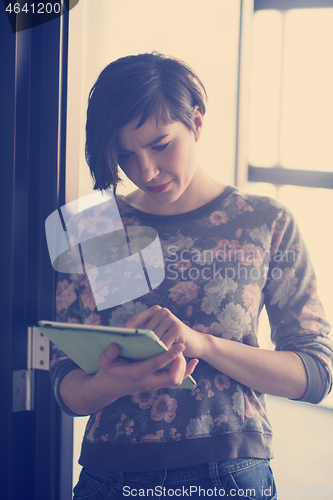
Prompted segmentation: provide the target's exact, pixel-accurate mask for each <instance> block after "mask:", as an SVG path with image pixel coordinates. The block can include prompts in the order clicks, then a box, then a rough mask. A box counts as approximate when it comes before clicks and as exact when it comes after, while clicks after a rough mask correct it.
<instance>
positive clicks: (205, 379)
mask: <svg viewBox="0 0 333 500" xmlns="http://www.w3.org/2000/svg"><path fill="white" fill-rule="evenodd" d="M122 210H123V209H122ZM121 215H122V221H123V224H124V225H125V226H126V225H129V226H137V228H138V232H137V238H140V225H142V226H151V227H153V228H154V229H155V230H156V231H157V233H158V236H159V239H160V241H161V245H162V250H163V256H164V263H165V273H166V274H165V279H164V281H163V282H162V283H161V284H160V285H159V286H158V287H157V288H155V289H154V290H152V291H150V292H149V293H147V294H145V295H143V296H141V297H140V298H138V299H137V300H134V301H130V302H127V303H124V304H121V305H118V306H117V307H114V308H112V309H107V310H102V311H98V310H97V309H96V307H95V301H94V297H93V294H92V291H91V287H90V284H89V280H88V279H87V276H86V275H83V274H82V275H78V274H71V275H59V280H58V287H57V303H56V309H57V320H58V321H63V322H70V323H81V322H82V323H85V324H95V325H106V326H107V325H111V326H122V325H123V324H124V323H125V322H126V321H127V319H128V318H129V317H130V316H132V315H133V314H137V313H138V312H140V311H142V310H144V309H147V308H149V307H151V306H152V305H155V304H159V305H160V306H162V307H167V308H169V309H170V311H171V312H172V313H173V314H175V315H176V316H177V317H178V318H180V319H181V320H182V321H183V322H184V323H185V324H186V325H188V326H189V327H191V328H192V329H194V330H197V331H199V332H203V333H205V334H207V335H215V336H218V337H222V338H226V339H230V340H233V341H235V342H242V343H245V344H247V345H250V346H254V347H258V340H257V326H258V318H259V314H260V311H261V310H262V308H263V307H264V306H265V307H266V309H267V312H268V316H269V320H270V325H271V331H272V341H273V343H274V344H275V348H276V349H277V350H291V351H294V352H297V353H298V354H299V355H300V356H301V357H302V360H303V362H304V364H305V366H306V368H307V360H308V359H309V358H311V359H312V360H314V361H315V363H316V366H317V367H318V369H319V370H320V372H321V373H322V374H323V377H324V378H325V381H326V382H325V383H326V392H327V391H328V389H329V387H330V384H331V371H330V366H331V357H332V344H331V343H330V341H329V339H328V332H329V326H328V324H327V321H326V319H325V316H324V312H323V309H322V306H321V303H320V301H319V298H318V296H317V290H316V279H315V276H314V274H313V270H312V267H311V264H310V260H309V257H308V254H307V251H306V248H305V247H304V243H303V241H302V239H301V236H300V234H299V231H298V229H297V226H296V224H295V221H294V219H293V216H292V215H291V214H290V212H289V211H288V210H287V209H286V208H285V207H283V206H282V205H280V204H279V203H278V202H276V201H275V200H272V199H270V198H266V197H259V196H253V195H246V194H244V193H242V192H240V191H239V190H237V189H235V188H231V187H229V188H227V190H226V191H225V192H224V193H223V194H222V195H220V196H219V197H218V198H216V199H215V200H213V201H212V202H210V203H208V204H207V205H205V206H204V207H201V208H199V209H197V210H194V211H192V212H189V213H187V214H180V215H175V216H153V215H150V214H144V213H143V212H140V211H138V210H135V209H132V211H131V213H130V214H129V213H125V212H124V211H123V212H122V211H121ZM104 251H105V248H104ZM108 251H109V252H110V253H112V252H114V251H115V249H114V248H112V243H110V247H109V249H108ZM101 286H102V285H101ZM103 293H107V292H105V291H104V292H103ZM53 351H54V352H53V361H52V369H51V370H52V373H51V376H52V379H53V381H54V385H55V388H56V395H57V398H58V401H59V403H60V404H61V406H62V407H63V408H64V409H65V410H66V407H65V406H64V404H63V402H62V401H61V399H60V396H59V393H58V390H57V388H58V387H59V385H60V382H61V379H62V377H63V376H65V375H66V373H68V371H70V370H71V369H73V368H75V367H76V365H75V364H74V363H73V362H72V361H71V360H69V359H68V358H67V357H66V356H65V355H64V353H62V352H61V351H60V350H58V349H57V348H56V347H54V348H53ZM309 366H310V365H309ZM309 370H310V368H308V378H309V384H310V383H311V373H310V372H309ZM193 376H194V378H195V379H196V381H197V387H196V388H195V389H193V390H189V389H163V390H159V391H150V392H142V393H139V394H135V395H133V396H127V397H123V398H121V399H119V400H117V401H115V402H114V403H112V404H111V405H110V406H108V407H107V408H105V409H104V410H102V411H100V412H98V413H96V414H94V415H92V416H91V417H90V419H89V422H88V425H87V429H86V433H85V437H84V442H85V443H86V444H90V445H97V444H108V445H124V446H125V445H129V446H132V445H137V444H141V443H165V442H169V443H170V442H175V441H177V442H179V441H185V440H193V439H196V440H198V441H197V442H198V446H199V447H200V442H202V440H203V439H205V438H212V437H217V436H219V437H221V436H224V435H229V438H228V439H230V435H231V434H233V435H235V436H236V435H237V439H238V440H239V439H244V440H245V439H247V433H258V435H261V436H264V437H265V436H271V433H272V431H271V426H270V423H269V420H268V418H267V414H266V406H265V395H264V394H260V393H258V392H256V391H254V390H252V389H251V388H249V387H246V386H244V385H242V384H240V383H238V382H237V381H236V380H233V379H231V378H230V377H228V376H227V375H225V374H224V373H221V372H219V371H218V370H216V369H215V368H213V367H212V366H210V365H209V364H207V363H205V362H204V361H200V362H199V364H198V366H197V367H196V369H195V372H194V374H193ZM321 396H322V394H319V395H317V399H320V397H321ZM67 410H68V409H67ZM68 412H69V410H68ZM69 413H70V412H69ZM240 436H241V437H240ZM231 455H232V453H231ZM253 456H256V451H255V450H253Z"/></svg>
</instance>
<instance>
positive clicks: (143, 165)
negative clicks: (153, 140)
mask: <svg viewBox="0 0 333 500" xmlns="http://www.w3.org/2000/svg"><path fill="white" fill-rule="evenodd" d="M138 163H139V170H140V177H141V180H142V181H143V182H145V183H147V184H148V182H150V181H151V180H153V179H154V178H155V177H156V176H157V175H158V174H159V172H160V171H159V168H158V166H157V165H156V162H155V161H154V159H153V158H151V157H150V156H149V154H147V153H146V152H145V154H143V155H141V156H140V157H139V159H138Z"/></svg>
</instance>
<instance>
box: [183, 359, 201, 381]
mask: <svg viewBox="0 0 333 500" xmlns="http://www.w3.org/2000/svg"><path fill="white" fill-rule="evenodd" d="M198 363H199V360H198V359H196V358H193V359H191V360H190V361H189V362H188V364H187V366H186V370H185V376H184V378H186V377H188V376H189V375H192V373H193V372H194V369H195V367H196V366H197V364H198Z"/></svg>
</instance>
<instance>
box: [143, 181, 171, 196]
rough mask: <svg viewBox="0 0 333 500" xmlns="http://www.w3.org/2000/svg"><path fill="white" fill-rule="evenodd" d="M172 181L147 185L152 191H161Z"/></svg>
mask: <svg viewBox="0 0 333 500" xmlns="http://www.w3.org/2000/svg"><path fill="white" fill-rule="evenodd" d="M170 182H171V181H169V182H167V183H166V184H159V185H158V186H147V189H149V191H150V192H151V193H161V192H162V191H165V189H166V188H167V187H168V186H169V184H170Z"/></svg>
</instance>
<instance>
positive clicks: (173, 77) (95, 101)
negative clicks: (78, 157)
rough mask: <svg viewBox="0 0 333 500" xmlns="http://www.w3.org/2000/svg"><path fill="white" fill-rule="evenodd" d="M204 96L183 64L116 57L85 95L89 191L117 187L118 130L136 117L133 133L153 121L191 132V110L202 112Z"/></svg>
mask: <svg viewBox="0 0 333 500" xmlns="http://www.w3.org/2000/svg"><path fill="white" fill-rule="evenodd" d="M206 97H207V96H206V91H205V88H204V86H203V84H202V82H201V81H200V79H199V77H198V76H197V75H196V74H195V73H194V71H193V70H192V69H191V68H189V67H188V66H187V65H186V64H185V63H184V62H183V61H180V60H178V59H175V58H172V57H166V56H164V55H162V54H159V53H156V52H153V53H151V54H139V55H136V56H127V57H121V58H120V59H117V60H116V61H114V62H112V63H111V64H109V65H108V66H106V68H104V69H103V71H102V72H101V74H100V75H99V77H98V79H97V81H96V83H95V84H94V86H93V87H92V89H91V91H90V94H89V101H88V110H87V122H86V150H85V153H86V160H87V163H88V165H89V168H90V172H91V175H92V177H93V179H94V182H95V184H94V189H107V188H109V187H110V186H112V187H113V190H114V193H115V190H116V187H117V184H118V182H119V181H120V180H121V179H120V177H119V175H118V159H117V156H118V153H117V136H118V132H119V131H120V129H121V128H122V127H124V126H125V125H127V124H128V123H129V122H130V121H131V120H133V119H134V118H136V117H138V116H141V120H140V123H139V124H138V127H140V126H141V125H143V124H144V123H145V122H146V120H147V119H149V118H151V117H155V118H156V120H157V121H158V120H162V121H163V122H164V123H169V122H171V121H180V122H182V123H184V125H186V126H187V127H188V128H189V129H190V130H193V131H194V124H193V110H194V107H195V106H199V107H200V109H201V110H202V112H203V114H204V113H205V111H206V106H205V100H206Z"/></svg>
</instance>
